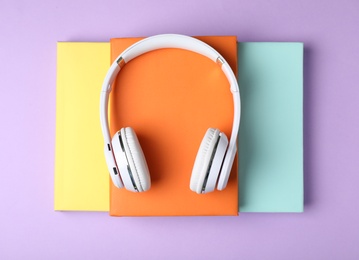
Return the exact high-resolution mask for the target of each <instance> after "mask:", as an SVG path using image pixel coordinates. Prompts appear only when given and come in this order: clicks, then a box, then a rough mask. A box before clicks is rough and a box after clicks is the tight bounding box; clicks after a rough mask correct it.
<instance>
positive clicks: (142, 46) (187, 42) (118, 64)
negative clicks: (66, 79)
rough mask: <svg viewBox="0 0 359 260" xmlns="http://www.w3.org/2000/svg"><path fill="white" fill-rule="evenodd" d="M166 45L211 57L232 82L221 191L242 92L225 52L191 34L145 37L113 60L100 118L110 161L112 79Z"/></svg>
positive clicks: (233, 149) (231, 154) (234, 148)
mask: <svg viewBox="0 0 359 260" xmlns="http://www.w3.org/2000/svg"><path fill="white" fill-rule="evenodd" d="M163 48H178V49H184V50H188V51H192V52H196V53H198V54H201V55H203V56H206V57H208V58H209V59H211V60H212V61H214V62H216V63H217V64H219V66H221V68H222V71H223V72H224V74H225V76H226V77H227V80H228V82H229V84H230V89H231V92H232V94H233V103H234V116H233V126H232V134H231V138H230V142H229V146H228V149H227V153H226V156H225V159H224V162H223V166H222V170H221V173H220V178H219V181H218V189H219V190H222V189H224V188H225V187H226V185H227V181H228V177H229V175H230V171H231V169H232V164H233V160H234V157H235V154H236V151H237V144H236V142H237V136H238V130H239V123H240V95H239V88H238V83H237V79H236V77H235V75H234V73H233V71H232V69H231V68H230V66H229V65H228V63H227V61H226V60H225V59H224V58H223V57H222V55H220V54H219V53H218V52H217V51H216V50H215V49H213V48H212V47H211V46H209V45H208V44H206V43H204V42H202V41H200V40H197V39H195V38H192V37H189V36H185V35H179V34H161V35H156V36H152V37H148V38H145V39H143V40H141V41H138V42H137V43H135V44H133V45H131V46H130V47H128V48H127V49H126V50H125V51H123V52H122V53H121V54H120V55H119V56H118V57H117V59H116V60H115V61H114V62H113V63H112V65H111V67H110V69H109V70H108V72H107V74H106V77H105V80H104V82H103V85H102V90H101V98H100V120H101V128H102V133H103V136H104V140H105V154H106V159H107V160H111V163H112V161H113V163H112V165H114V164H115V162H114V159H113V158H112V159H111V158H110V157H111V156H112V155H109V153H111V154H112V147H111V136H110V130H109V124H108V99H109V94H110V92H111V86H112V83H113V81H114V80H115V78H116V76H117V74H118V73H119V72H120V70H121V69H122V68H123V66H124V65H125V64H126V63H127V62H129V61H131V60H132V59H134V58H136V57H137V56H140V55H142V54H144V53H147V52H150V51H153V50H158V49H163Z"/></svg>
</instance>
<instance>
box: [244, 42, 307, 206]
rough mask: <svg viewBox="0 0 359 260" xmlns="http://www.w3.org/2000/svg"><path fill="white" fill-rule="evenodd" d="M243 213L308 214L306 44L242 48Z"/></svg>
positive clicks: (263, 44) (269, 44) (261, 45)
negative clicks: (305, 194)
mask: <svg viewBox="0 0 359 260" xmlns="http://www.w3.org/2000/svg"><path fill="white" fill-rule="evenodd" d="M238 57H239V59H238V71H239V88H240V92H241V98H242V121H241V126H240V132H239V162H240V163H239V180H240V181H239V191H240V193H239V194H240V195H239V201H240V205H239V207H240V212H302V211H303V44H302V43H294V42H292V43H288V42H283V43H278V42H277V43H276V42H272V43H271V42H265V43H255V42H249V43H239V45H238Z"/></svg>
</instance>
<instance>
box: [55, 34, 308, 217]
mask: <svg viewBox="0 0 359 260" xmlns="http://www.w3.org/2000/svg"><path fill="white" fill-rule="evenodd" d="M197 38H198V39H200V40H202V41H204V42H206V43H207V44H209V45H210V46H212V47H213V48H215V49H216V50H217V51H218V52H220V53H221V54H222V56H223V57H224V58H225V59H226V60H227V61H228V63H229V65H230V66H231V68H232V69H233V71H235V72H237V76H238V81H239V86H240V94H241V102H242V107H241V109H242V116H241V125H240V133H239V136H238V158H237V159H238V160H236V163H235V164H234V165H233V168H232V172H231V176H230V179H229V182H228V186H227V188H226V189H225V190H223V191H215V192H213V193H209V194H202V195H198V194H196V193H193V192H192V191H191V190H190V189H189V181H190V177H191V172H192V167H193V163H194V159H195V156H196V153H197V150H198V148H199V145H200V142H201V140H202V138H203V136H204V133H205V131H206V130H207V129H208V128H209V127H215V128H219V129H221V131H223V132H225V133H226V134H227V136H229V135H230V133H231V127H232V118H233V104H232V103H233V102H232V94H231V92H230V89H229V84H228V82H227V80H226V78H225V76H224V75H223V72H222V71H221V70H220V68H219V67H218V66H217V65H216V64H215V63H213V62H212V61H210V60H208V59H207V58H205V57H203V56H201V55H199V54H196V53H192V52H189V51H184V50H180V49H162V50H156V51H152V52H150V53H146V54H144V55H141V56H140V57H138V58H136V59H134V60H133V61H131V62H129V63H128V64H127V65H126V66H125V67H124V68H123V70H121V72H120V74H119V75H118V77H117V79H116V81H115V82H114V85H113V90H112V92H111V95H110V105H109V117H110V130H111V133H112V134H114V133H115V132H116V131H118V130H119V129H120V128H122V127H125V126H131V127H132V128H134V129H135V131H136V133H137V136H138V138H139V141H140V143H141V147H142V149H143V151H144V154H145V156H146V160H147V163H148V167H149V170H150V175H151V180H152V187H151V189H150V190H149V191H148V192H145V193H132V192H129V191H127V190H123V189H117V188H115V187H114V186H113V184H112V183H111V182H110V178H109V174H108V172H107V166H106V163H105V158H104V154H103V138H102V133H101V127H100V122H99V100H100V91H101V86H102V81H103V79H104V77H105V74H106V72H107V70H108V68H109V66H110V64H111V63H112V61H113V60H114V59H116V57H117V56H118V55H119V54H120V53H121V52H122V51H123V50H124V49H126V48H127V47H129V46H130V45H132V44H133V43H135V42H137V41H139V40H140V39H142V38H117V39H112V40H111V41H110V42H109V43H90V42H86V43H85V42H81V43H79V42H59V43H58V48H57V50H58V51H57V104H56V108H57V110H56V111H57V112H56V158H55V210H82V211H109V213H110V215H111V216H197V215H202V216H204V215H212V216H217V215H238V212H302V211H303V108H302V107H303V44H302V43H238V42H237V39H236V37H234V36H203V37H197Z"/></svg>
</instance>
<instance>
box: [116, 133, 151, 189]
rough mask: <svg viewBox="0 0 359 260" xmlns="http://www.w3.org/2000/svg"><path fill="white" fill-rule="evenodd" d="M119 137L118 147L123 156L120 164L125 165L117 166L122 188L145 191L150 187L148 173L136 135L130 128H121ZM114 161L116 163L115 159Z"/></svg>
mask: <svg viewBox="0 0 359 260" xmlns="http://www.w3.org/2000/svg"><path fill="white" fill-rule="evenodd" d="M119 135H120V136H119V140H120V141H119V142H120V146H121V149H122V150H123V151H124V155H125V156H122V159H121V163H122V164H126V165H125V166H124V165H121V167H120V166H119V168H120V174H121V177H122V180H123V183H124V186H125V187H126V189H128V190H131V191H139V192H142V191H147V190H148V189H149V188H150V187H151V179H150V173H149V170H148V166H147V162H146V159H145V156H144V154H143V151H142V148H141V146H140V143H139V141H138V138H137V135H136V133H135V131H134V130H133V129H132V128H131V127H126V128H122V129H121V130H120V131H119ZM121 142H122V143H121ZM116 161H117V162H118V160H117V158H116ZM121 168H122V169H123V170H122V171H121ZM133 184H135V186H136V188H135V187H134V185H133ZM136 189H137V190H136Z"/></svg>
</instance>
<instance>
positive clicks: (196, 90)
mask: <svg viewBox="0 0 359 260" xmlns="http://www.w3.org/2000/svg"><path fill="white" fill-rule="evenodd" d="M198 38H199V39H200V40H202V41H204V42H206V43H208V44H209V45H210V46H212V47H213V48H215V49H216V50H217V51H218V52H220V53H221V54H222V55H223V56H224V58H225V59H226V60H227V61H228V63H229V64H230V66H231V67H232V69H233V70H234V71H237V43H236V37H234V36H225V37H222V36H220V37H214V36H213V37H198ZM138 40H140V38H121V39H112V40H111V60H114V59H115V58H116V57H117V56H118V55H119V54H120V53H121V52H122V51H123V50H124V49H126V48H127V47H129V46H130V45H131V44H133V43H135V42H136V41H138ZM110 118H111V120H110V129H111V133H112V134H114V133H115V132H116V131H118V130H119V129H120V128H122V127H125V126H131V127H132V128H133V129H134V130H135V132H136V134H137V136H138V139H139V142H140V144H141V146H142V149H143V151H144V154H145V157H146V160H147V164H148V167H149V170H150V175H151V181H152V186H151V189H150V190H149V191H147V192H144V193H132V192H129V191H127V190H124V189H117V188H115V187H114V186H113V185H112V184H111V187H110V214H111V215H112V216H185V215H237V214H238V182H237V172H238V168H237V162H236V163H235V164H234V166H233V168H232V173H231V176H230V179H229V182H228V186H227V188H226V189H225V190H223V191H217V190H216V191H215V192H213V193H209V194H201V195H198V194H196V193H194V192H192V191H191V190H190V188H189V183H190V177H191V173H192V167H193V164H194V160H195V157H196V154H197V151H198V149H199V146H200V143H201V141H202V138H203V136H204V134H205V132H206V131H207V129H208V128H210V127H214V128H218V129H220V130H221V131H223V132H225V133H226V135H227V136H230V134H231V128H232V121H233V98H232V93H231V92H230V88H229V83H228V81H227V79H226V77H225V75H224V74H223V72H222V70H221V69H220V67H219V66H218V65H217V64H216V63H214V62H213V61H211V60H209V59H208V58H206V57H203V56H202V55H199V54H197V53H193V52H189V51H185V50H180V49H161V50H156V51H152V52H149V53H146V54H144V55H141V56H140V57H137V58H136V59H134V60H132V61H131V62H129V63H128V64H126V66H125V67H124V68H123V69H122V70H121V72H120V74H119V75H118V76H117V79H116V81H115V83H114V86H113V90H112V93H111V96H110Z"/></svg>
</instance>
